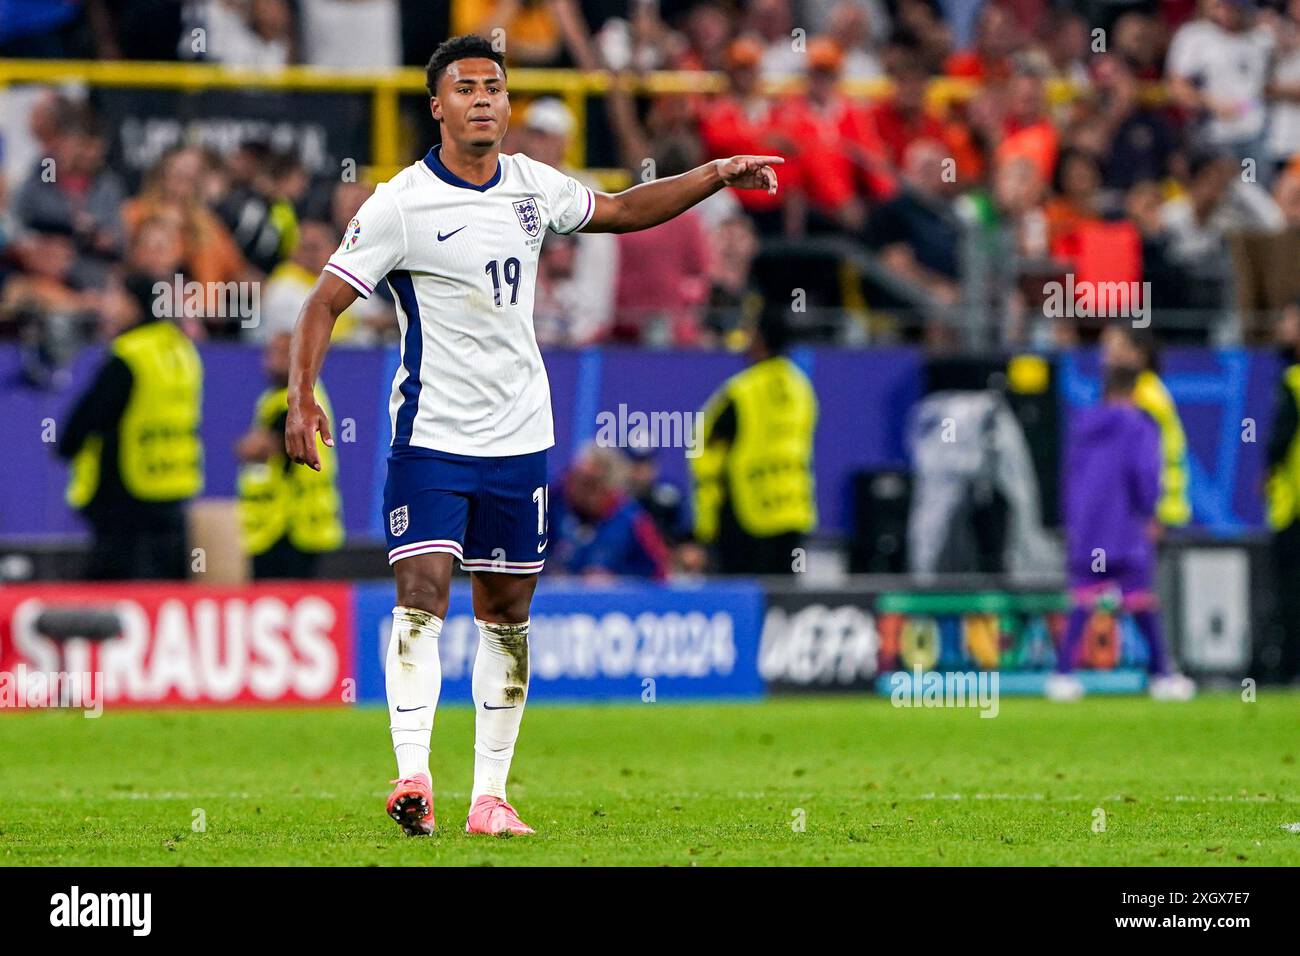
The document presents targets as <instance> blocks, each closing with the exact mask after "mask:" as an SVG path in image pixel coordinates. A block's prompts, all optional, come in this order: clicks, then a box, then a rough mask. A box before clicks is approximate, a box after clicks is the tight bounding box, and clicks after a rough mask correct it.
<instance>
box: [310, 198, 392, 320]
mask: <svg viewBox="0 0 1300 956" xmlns="http://www.w3.org/2000/svg"><path fill="white" fill-rule="evenodd" d="M405 258H406V224H405V222H403V220H402V213H401V210H399V209H398V207H397V202H396V200H395V199H394V198H393V194H392V190H390V189H385V188H384V187H383V186H380V187H379V189H377V190H376V191H375V193H374V195H372V196H371V197H370V198H369V199H367V200H366V201H365V202H364V203H362V205H361V208H360V209H359V210H357V214H356V216H355V218H353V220H352V221H351V222H350V223H348V227H347V229H346V230H345V231H344V233H343V240H342V241H341V242H340V243H339V247H338V249H336V250H335V252H334V254H333V255H332V256H330V259H329V262H327V263H326V264H325V270H326V271H327V272H331V273H333V274H334V275H336V276H338V277H339V278H340V279H342V280H343V281H344V282H346V283H347V284H348V285H350V286H352V288H354V289H356V290H357V292H359V293H360V294H361V296H362V298H366V299H368V298H370V294H371V293H372V292H374V291H375V286H376V285H378V284H379V283H380V282H382V281H383V279H384V277H385V276H387V275H388V273H390V272H392V271H393V270H394V269H395V268H397V267H398V266H399V265H401V263H402V261H403V260H404V259H405Z"/></svg>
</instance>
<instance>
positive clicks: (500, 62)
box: [424, 33, 506, 96]
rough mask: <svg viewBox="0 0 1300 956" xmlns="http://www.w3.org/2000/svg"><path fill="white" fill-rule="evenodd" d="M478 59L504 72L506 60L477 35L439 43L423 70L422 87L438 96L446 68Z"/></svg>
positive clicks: (470, 34) (471, 34) (431, 94)
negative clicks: (463, 61)
mask: <svg viewBox="0 0 1300 956" xmlns="http://www.w3.org/2000/svg"><path fill="white" fill-rule="evenodd" d="M479 59H482V60H491V61H492V62H494V63H496V65H497V66H499V67H501V72H502V73H505V71H506V58H505V57H504V56H502V55H501V54H500V53H498V52H497V51H496V50H495V49H493V47H492V44H491V43H490V42H488V41H487V40H485V39H484V38H483V37H481V36H478V35H477V34H473V33H467V34H465V35H464V36H459V37H452V38H451V39H450V40H444V41H443V42H442V43H439V44H438V49H436V50H434V51H433V56H431V57H429V65H428V66H427V67H425V69H424V85H425V86H426V87H427V88H428V90H429V95H430V96H437V95H438V92H437V90H438V80H440V79H441V78H442V74H443V73H444V72H445V71H446V69H447V67H449V66H451V65H452V64H453V63H455V62H456V61H457V60H479Z"/></svg>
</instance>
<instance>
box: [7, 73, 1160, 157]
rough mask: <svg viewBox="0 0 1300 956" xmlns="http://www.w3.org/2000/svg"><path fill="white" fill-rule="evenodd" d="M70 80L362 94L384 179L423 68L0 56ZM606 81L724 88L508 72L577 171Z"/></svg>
mask: <svg viewBox="0 0 1300 956" xmlns="http://www.w3.org/2000/svg"><path fill="white" fill-rule="evenodd" d="M68 82H76V83H83V84H86V85H88V86H101V87H127V88H132V87H134V88H154V89H173V90H181V91H187V92H199V91H202V90H209V89H217V90H220V89H225V90H242V91H257V90H276V91H289V92H306V93H310V92H331V93H365V94H368V95H369V96H370V97H371V106H372V112H371V130H370V147H371V160H372V174H373V175H374V176H375V178H377V179H386V178H388V177H389V176H391V175H392V174H393V173H395V172H396V171H397V170H398V169H399V168H400V167H401V166H402V165H403V162H404V158H403V155H402V149H401V131H400V122H399V111H398V101H399V97H401V96H402V95H403V94H424V93H425V86H424V70H422V69H420V68H417V67H405V68H402V69H397V70H391V71H388V72H383V73H368V72H359V71H358V72H351V71H340V70H323V69H318V68H316V67H310V66H288V67H280V68H276V69H266V70H261V69H247V68H239V67H230V66H224V65H221V64H213V63H146V62H136V61H120V60H6V59H0V89H2V88H4V87H5V86H8V85H11V84H17V83H49V84H59V83H68ZM801 82H802V81H801V80H800V79H799V78H787V79H783V80H777V81H774V82H772V83H770V84H768V88H769V89H770V90H772V91H773V92H779V91H790V90H794V89H798V87H799V85H800V83H801ZM614 84H620V85H622V87H623V88H624V89H626V90H627V91H628V92H631V93H634V94H645V95H652V96H653V95H669V94H689V93H714V92H719V91H721V90H723V89H725V88H726V80H725V77H724V76H723V75H722V74H720V73H711V72H698V71H670V70H665V71H657V72H652V73H641V74H632V73H623V74H615V73H611V72H606V71H596V72H583V71H579V70H550V69H528V68H522V67H521V68H516V69H512V70H511V71H510V88H511V90H512V91H514V92H517V93H523V94H528V95H539V94H552V95H555V96H559V97H561V98H562V99H564V101H565V103H566V104H567V105H568V107H569V109H570V110H571V111H572V112H573V115H574V118H575V119H576V121H577V122H576V124H575V128H574V137H573V141H572V143H571V144H570V152H569V156H568V159H569V162H570V163H571V164H572V165H573V166H575V167H580V166H582V165H583V164H584V157H585V156H586V129H587V123H586V117H587V97H589V96H601V95H604V94H605V93H607V92H608V91H609V90H610V89H611V87H612V86H613V85H614ZM844 89H845V91H846V92H848V93H849V94H850V95H852V96H860V97H866V98H876V97H880V96H883V95H885V94H886V93H888V91H889V89H890V84H889V82H888V81H887V80H883V79H880V80H849V81H846V82H845V84H844ZM978 89H979V84H978V83H976V82H974V81H971V80H965V79H954V78H948V77H940V78H937V79H934V80H932V81H931V83H930V88H929V90H928V92H927V96H928V97H929V99H930V101H931V102H932V103H933V104H934V105H936V106H939V107H945V106H946V105H947V104H949V103H951V102H954V101H961V100H964V99H967V98H969V97H970V96H971V95H973V94H974V93H975V92H976V91H977V90H978ZM1048 93H1049V97H1050V99H1051V100H1052V102H1062V101H1068V100H1069V99H1071V98H1073V97H1075V96H1077V95H1078V93H1079V91H1078V90H1077V89H1075V88H1073V87H1072V86H1070V84H1068V83H1064V82H1053V83H1051V84H1050V85H1049V91H1048ZM1158 97H1159V89H1158V87H1151V88H1149V89H1147V90H1145V91H1144V98H1147V99H1151V98H1158Z"/></svg>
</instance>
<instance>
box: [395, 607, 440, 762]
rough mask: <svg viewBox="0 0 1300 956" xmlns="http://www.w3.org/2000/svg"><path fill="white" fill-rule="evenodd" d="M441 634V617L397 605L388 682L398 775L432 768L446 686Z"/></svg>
mask: <svg viewBox="0 0 1300 956" xmlns="http://www.w3.org/2000/svg"><path fill="white" fill-rule="evenodd" d="M441 633H442V618H440V617H437V616H436V615H434V614H431V613H430V612H428V611H421V610H419V609H417V608H413V607H395V608H393V630H392V633H391V634H390V635H389V638H388V653H387V654H386V655H385V658H384V686H385V689H386V690H387V692H388V728H389V730H391V731H392V734H393V753H395V754H396V755H397V775H398V776H399V777H410V776H413V775H414V774H417V773H428V772H429V737H430V735H431V734H432V733H433V714H434V711H435V710H437V709H438V694H439V692H440V691H441V690H442V664H441V662H440V661H439V660H438V635H439V634H441Z"/></svg>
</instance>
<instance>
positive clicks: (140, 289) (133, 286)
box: [58, 276, 203, 580]
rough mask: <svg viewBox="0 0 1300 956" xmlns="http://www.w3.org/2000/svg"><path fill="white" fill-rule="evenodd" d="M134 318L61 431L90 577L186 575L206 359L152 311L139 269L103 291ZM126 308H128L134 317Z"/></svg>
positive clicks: (198, 483) (199, 468) (198, 485)
mask: <svg viewBox="0 0 1300 956" xmlns="http://www.w3.org/2000/svg"><path fill="white" fill-rule="evenodd" d="M107 296H108V299H109V301H110V302H111V303H112V305H111V306H110V309H111V311H113V312H114V313H116V314H117V315H119V316H121V319H122V321H124V322H126V323H127V325H128V327H127V328H126V329H125V330H124V331H122V332H120V333H119V334H118V335H117V336H116V337H114V339H113V340H112V342H111V343H110V344H109V348H108V352H109V354H108V357H107V359H106V360H105V362H104V364H103V365H102V366H101V367H100V369H99V372H98V373H97V374H96V377H95V379H94V381H93V382H92V383H91V384H90V387H89V388H87V389H86V391H85V392H84V393H82V395H81V396H80V398H79V399H78V400H77V403H76V405H75V406H74V407H73V409H72V412H71V414H70V415H69V417H68V420H67V423H66V425H64V427H63V429H62V434H61V435H60V436H59V443H58V453H59V454H60V455H61V456H63V457H64V458H68V459H71V471H70V475H69V481H68V489H67V501H68V504H69V505H70V506H71V507H73V508H76V509H77V510H78V511H80V512H81V514H82V516H83V517H84V518H85V519H86V520H87V522H88V523H89V524H90V526H91V530H92V534H93V538H94V541H93V543H92V546H91V551H90V554H89V556H88V566H87V572H86V573H87V577H90V578H91V579H94V580H121V579H138V578H146V579H147V578H156V579H178V578H183V577H185V573H186V567H187V564H188V562H187V554H186V546H185V513H184V506H185V503H186V502H187V501H189V499H191V498H193V497H194V496H195V495H197V494H198V493H199V492H200V491H202V489H203V446H202V443H201V441H200V438H199V419H200V416H201V409H202V404H203V364H202V362H201V360H200V359H199V353H198V350H197V349H196V348H195V347H194V343H193V342H191V341H190V340H189V339H188V338H187V337H186V336H185V334H184V333H183V332H181V331H180V329H178V328H177V327H176V326H175V325H173V324H172V323H171V322H170V321H168V320H166V319H158V318H154V317H153V314H152V307H151V303H152V299H153V294H152V283H151V282H150V281H149V280H147V279H145V278H144V277H141V276H132V277H129V278H128V279H127V280H126V284H125V287H124V288H123V287H114V288H110V290H109V291H108V293H107ZM128 317H129V318H128Z"/></svg>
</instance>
